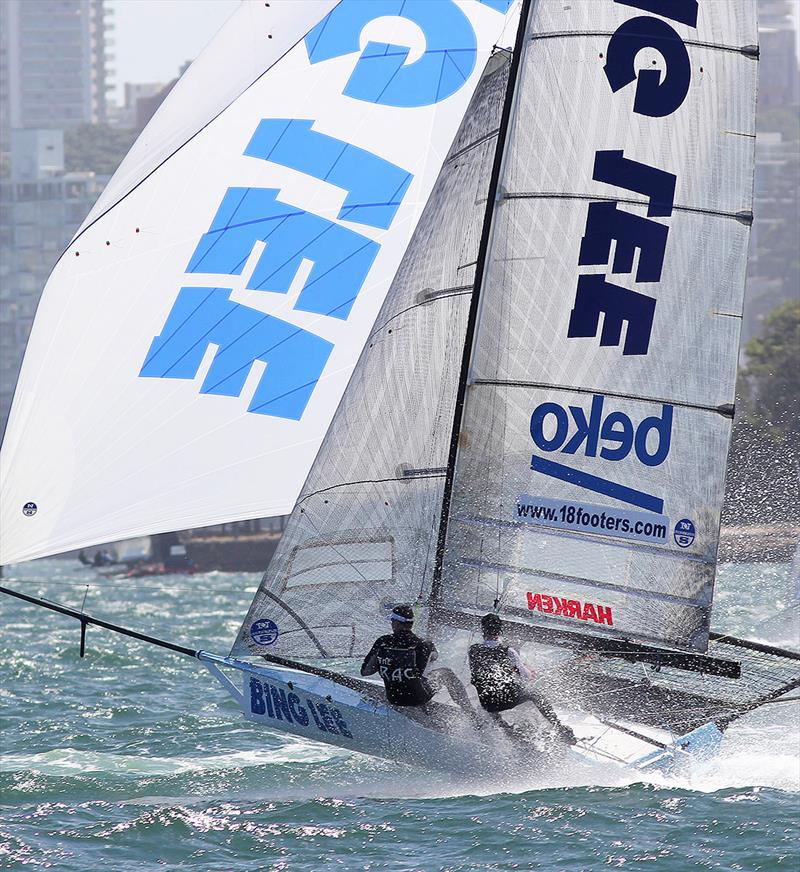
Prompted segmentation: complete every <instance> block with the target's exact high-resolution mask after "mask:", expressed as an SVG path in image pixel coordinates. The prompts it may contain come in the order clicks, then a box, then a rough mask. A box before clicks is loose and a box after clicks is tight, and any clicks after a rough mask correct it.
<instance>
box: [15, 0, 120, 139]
mask: <svg viewBox="0 0 800 872" xmlns="http://www.w3.org/2000/svg"><path fill="white" fill-rule="evenodd" d="M112 13H113V10H112V9H111V8H110V7H109V6H107V5H106V3H105V0H36V2H35V3H31V2H25V0H3V2H0V151H2V152H5V153H8V151H9V149H10V144H11V131H12V130H14V129H32V128H45V127H46V128H51V129H61V130H66V129H69V128H70V127H74V126H76V125H78V124H83V123H89V124H97V123H103V122H105V121H106V118H107V92H108V91H109V89H110V88H111V82H110V77H111V73H112V70H111V68H110V67H109V65H108V62H109V61H110V60H111V59H112V57H113V56H112V55H111V54H110V53H109V48H110V47H111V45H112V44H113V38H112V37H111V36H110V35H109V31H110V30H112V29H113V23H112V22H111V21H110V17H111V15H112Z"/></svg>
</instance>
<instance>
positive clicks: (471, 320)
mask: <svg viewBox="0 0 800 872" xmlns="http://www.w3.org/2000/svg"><path fill="white" fill-rule="evenodd" d="M532 2H533V0H522V9H521V11H520V15H519V26H518V28H517V36H516V40H515V42H514V53H513V55H512V57H511V66H510V67H509V71H508V85H507V86H506V94H505V99H504V101H503V111H502V114H501V116H500V129H499V131H498V133H497V145H496V146H495V152H494V162H493V164H492V174H491V176H490V178H489V193H488V197H487V200H486V211H485V213H484V216H483V227H482V228H481V238H480V243H479V245H478V259H477V261H476V263H475V282H474V286H473V290H472V299H471V301H470V306H469V314H468V316H467V329H466V333H465V336H464V352H463V354H462V356H461V370H460V373H459V377H458V391H457V393H456V405H455V411H454V414H453V428H452V430H451V432H450V449H449V452H448V456H447V472H446V474H445V479H444V489H443V492H442V511H441V515H440V516H439V532H438V535H437V540H436V557H435V560H434V564H433V582H432V584H431V600H432V602H434V603H435V602H437V601H438V600H439V599H440V595H441V587H442V568H443V563H444V547H445V542H446V541H447V523H448V519H449V516H450V502H451V500H452V497H453V479H454V477H455V466H456V459H457V457H458V439H459V434H460V433H461V422H462V419H463V417H464V401H465V399H466V393H467V379H468V377H469V366H470V360H471V358H472V345H473V342H474V340H475V329H476V326H477V322H478V311H479V308H480V295H481V287H482V285H483V277H484V274H485V272H486V258H487V255H488V252H489V240H490V237H491V231H492V219H493V217H494V207H495V205H496V202H497V191H498V188H499V185H500V171H501V169H502V166H503V158H504V156H505V149H506V139H507V138H508V127H509V122H510V120H511V110H512V108H513V104H514V95H515V93H516V86H517V78H518V74H519V65H520V59H521V57H522V50H523V47H524V44H525V34H526V33H527V29H528V18H529V17H530V10H531V5H532Z"/></svg>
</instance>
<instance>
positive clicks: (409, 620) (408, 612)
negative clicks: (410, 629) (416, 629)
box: [389, 603, 414, 624]
mask: <svg viewBox="0 0 800 872" xmlns="http://www.w3.org/2000/svg"><path fill="white" fill-rule="evenodd" d="M389 620H390V621H397V622H398V623H401V624H413V623H414V609H412V608H411V606H410V605H408V604H407V603H402V604H400V605H397V606H394V608H393V609H392V611H391V612H390V613H389Z"/></svg>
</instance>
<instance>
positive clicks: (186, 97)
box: [78, 0, 339, 233]
mask: <svg viewBox="0 0 800 872" xmlns="http://www.w3.org/2000/svg"><path fill="white" fill-rule="evenodd" d="M338 2H339V0H303V2H302V3H298V2H297V0H272V2H270V3H264V2H263V0H242V2H241V5H240V6H238V7H237V9H236V11H235V12H234V13H233V14H232V15H231V16H230V18H228V20H227V21H226V22H225V24H224V25H223V26H222V27H221V28H220V30H219V31H218V33H217V34H216V36H215V37H214V39H213V40H212V41H211V42H210V43H209V44H208V45H207V46H206V48H205V49H204V50H203V51H202V53H201V54H200V55H199V56H198V57H197V59H196V60H195V61H193V62H192V65H191V66H190V67H189V69H188V70H186V72H185V73H184V74H183V75H182V76H181V77H180V78H179V79H178V81H177V82H176V83H175V87H174V88H173V89H172V90H171V91H170V93H169V94H168V95H167V98H166V99H165V100H164V102H163V103H162V104H161V105H160V106H159V107H158V110H157V111H156V113H155V115H153V117H152V119H151V120H150V122H149V123H148V124H147V127H145V129H144V130H143V131H142V133H141V135H140V136H139V138H138V139H137V140H136V142H134V144H133V145H132V146H131V149H130V151H129V152H128V153H127V154H126V155H125V158H124V159H123V161H122V163H121V164H120V165H119V167H118V168H117V171H116V172H115V173H114V177H113V178H112V179H111V180H110V181H109V183H108V184H107V185H106V187H105V189H104V190H103V193H102V194H101V195H100V196H99V197H98V198H97V202H96V203H95V204H94V206H93V207H92V209H91V211H90V212H89V214H88V215H87V216H86V218H85V220H84V222H83V224H82V225H81V228H80V230H82V229H83V228H84V227H86V226H87V225H88V224H90V223H91V222H92V221H94V220H95V219H96V218H97V217H98V215H102V214H103V213H104V212H105V211H106V210H107V209H108V208H110V207H111V206H113V205H114V204H115V203H116V202H117V201H118V200H119V199H120V198H121V197H124V196H125V194H127V193H128V192H129V191H130V190H131V189H132V188H133V187H134V186H135V185H137V184H138V183H139V182H141V181H142V179H144V178H145V177H146V176H147V175H148V174H149V173H151V172H152V171H153V170H154V169H155V168H156V167H158V166H159V165H160V164H161V163H163V162H164V161H165V160H167V159H168V158H169V157H170V155H171V154H172V153H173V152H174V151H175V150H176V149H177V148H180V147H181V146H182V145H183V144H184V143H185V142H187V141H188V140H189V139H191V137H193V136H194V135H195V134H197V133H198V131H200V130H202V129H203V127H205V126H206V124H208V123H209V122H210V121H211V120H213V119H214V118H216V116H217V115H219V113H220V112H222V111H223V110H224V109H225V108H226V106H229V105H230V104H231V103H232V102H233V101H234V100H235V99H236V98H237V97H238V96H239V95H240V94H241V93H242V92H243V91H245V90H246V89H247V88H248V87H250V85H252V84H253V82H255V81H256V80H257V79H258V78H259V76H261V75H262V74H263V73H264V71H265V70H268V69H270V67H272V65H273V64H275V63H276V62H277V61H278V60H280V58H281V57H282V56H283V54H284V53H285V52H286V51H288V50H289V49H290V48H291V47H292V46H293V45H294V44H295V43H296V42H297V41H298V40H300V39H302V38H303V36H305V34H306V33H308V31H309V30H310V29H311V28H312V27H314V25H315V24H316V23H317V22H318V21H320V19H322V18H323V17H324V16H325V15H327V14H328V13H329V12H330V11H331V9H333V7H334V6H336V4H337V3H338ZM80 230H78V233H80Z"/></svg>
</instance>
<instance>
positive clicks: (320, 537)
mask: <svg viewBox="0 0 800 872" xmlns="http://www.w3.org/2000/svg"><path fill="white" fill-rule="evenodd" d="M267 7H269V8H267ZM514 32H516V39H515V43H514V49H513V51H511V52H509V51H508V50H506V49H497V46H498V45H502V44H503V43H504V42H505V41H510V39H511V35H512V34H513V33H514ZM264 33H266V34H267V36H268V39H266V40H265V39H263V38H261V37H260V36H257V35H260V34H264ZM757 60H758V47H757V24H756V4H755V2H754V0H729V2H726V3H700V4H698V3H697V2H694V0H681V2H677V0H676V2H673V3H671V4H665V3H663V2H662V0H617V2H612V0H595V2H592V3H573V4H565V3H563V2H556V0H538V2H535V0H534V2H531V0H523V2H522V4H521V8H520V7H519V6H518V5H516V4H513V3H512V2H511V0H463V2H454V0H443V2H438V3H430V2H427V0H426V2H414V0H406V2H399V0H370V2H364V0H342V2H340V3H336V2H333V0H307V2H304V3H302V4H298V3H293V2H273V3H272V4H261V3H246V4H243V6H242V8H241V9H240V10H239V11H238V12H237V13H235V14H234V16H233V17H232V18H231V20H230V22H229V23H228V24H227V25H226V27H225V28H224V29H223V30H222V31H221V32H220V34H219V36H218V37H217V39H216V40H215V41H214V42H213V43H212V44H211V46H209V48H208V49H207V50H206V52H205V53H204V54H203V55H202V56H201V57H200V58H199V59H198V61H196V62H195V64H194V65H193V66H192V67H191V68H190V70H189V71H188V72H187V73H186V74H185V76H184V77H183V78H182V79H181V80H180V81H179V82H178V84H177V86H176V87H175V89H174V90H173V92H172V93H171V94H170V96H169V98H168V99H167V100H166V101H165V103H164V105H163V106H162V108H161V109H160V110H159V112H158V113H157V115H156V116H155V117H154V119H153V121H152V122H151V124H150V125H149V126H148V127H147V129H146V130H145V131H144V133H143V134H142V136H141V137H140V139H139V140H138V141H137V143H136V144H135V145H134V146H133V148H132V150H131V153H130V154H129V155H128V157H127V158H126V159H125V161H124V162H123V164H122V166H121V167H120V169H119V171H118V172H117V174H116V175H115V176H114V178H113V179H112V181H111V182H110V184H109V186H108V188H107V190H106V192H105V193H104V195H103V196H102V197H101V199H100V201H99V202H98V204H97V205H96V206H95V208H94V209H93V211H92V213H91V214H90V216H89V217H88V218H87V220H86V222H85V223H84V225H83V227H82V228H81V230H80V231H79V233H78V234H77V236H76V237H75V239H74V240H73V242H72V243H71V245H70V246H69V248H68V250H67V251H66V252H65V254H64V256H63V257H62V259H61V260H60V261H59V263H58V265H57V266H56V268H55V270H54V272H53V274H52V276H51V278H50V280H49V282H48V285H47V288H46V289H45V292H44V295H43V298H42V302H41V305H40V309H39V312H38V314H37V318H36V322H35V324H34V328H33V332H32V335H31V340H30V343H29V347H28V351H27V353H26V358H25V362H24V366H23V370H22V374H21V376H20V382H19V385H18V389H17V393H16V396H15V401H14V406H13V409H12V413H11V418H10V423H9V427H8V431H7V436H6V440H5V442H4V445H3V452H2V460H1V461H0V472H1V473H2V507H1V508H0V520H2V532H0V547H2V554H3V556H2V561H3V562H12V561H18V560H22V559H28V558H32V557H37V556H43V555H47V554H52V553H58V552H59V551H60V550H65V549H67V548H77V547H86V546H89V545H91V544H92V543H94V542H98V541H107V540H109V539H111V538H121V537H122V536H127V535H138V534H144V533H155V532H162V531H168V530H175V529H182V528H187V527H192V526H203V525H207V524H214V523H226V522H230V521H233V520H237V519H242V518H247V517H265V516H271V515H277V514H282V513H285V512H287V511H289V510H290V509H291V510H292V511H291V517H290V519H289V521H288V524H287V527H286V531H285V533H284V535H283V538H282V540H281V543H280V545H279V547H278V550H277V552H276V553H275V556H274V557H273V559H272V561H271V563H270V565H269V568H268V569H267V572H266V573H265V575H264V579H263V582H262V584H261V587H260V588H259V590H258V592H257V594H256V596H255V599H254V600H253V603H252V606H251V607H250V610H249V612H248V614H247V616H246V618H245V620H244V623H243V624H242V627H241V630H240V631H239V633H238V635H237V638H236V640H235V642H234V645H233V649H232V652H231V655H230V656H219V655H214V654H210V653H208V652H203V651H195V650H194V649H191V648H188V647H185V646H182V645H178V644H176V643H173V642H165V641H163V640H157V639H153V638H152V637H149V636H146V635H144V634H139V633H136V632H134V631H132V630H129V629H126V628H122V627H119V626H116V625H112V624H109V623H108V622H105V621H102V620H100V619H95V618H91V617H89V616H86V615H84V614H82V613H79V612H77V611H74V610H71V609H68V608H65V607H60V606H54V605H53V604H51V603H46V602H44V601H41V600H38V599H37V598H34V597H28V596H27V595H25V594H22V593H20V592H16V591H11V590H9V589H7V588H3V589H2V590H3V592H5V593H8V594H11V595H13V596H18V597H21V598H22V599H27V600H28V601H31V602H36V603H37V604H39V605H42V606H44V607H47V608H52V609H55V610H57V611H61V612H63V613H65V614H69V615H71V616H73V617H75V618H77V619H78V620H80V621H81V625H82V637H81V650H82V652H83V648H84V644H85V632H86V627H87V626H88V625H89V624H93V623H95V624H99V625H100V626H104V627H106V628H109V629H112V630H115V631H117V632H122V633H124V634H127V635H129V636H130V635H133V636H135V637H136V638H139V639H143V640H144V641H150V642H153V643H154V644H158V645H161V646H162V647H166V648H169V649H171V650H173V651H176V652H178V653H181V654H188V655H190V656H193V657H196V658H198V659H199V660H201V661H202V662H203V663H204V664H205V665H206V666H207V668H208V669H209V670H210V671H211V672H212V674H214V675H215V677H217V678H218V679H219V680H220V682H221V683H222V685H223V687H225V689H226V690H227V691H228V692H229V693H230V694H231V696H232V697H233V698H234V699H235V700H236V701H237V703H238V704H239V705H240V706H241V708H242V710H243V712H244V714H245V716H246V717H247V718H248V719H250V720H253V721H256V722H259V723H263V724H264V725H266V726H268V727H269V728H270V729H275V730H283V731H287V732H290V733H295V734H298V735H301V736H305V737H310V738H313V739H316V740H318V741H323V742H329V743H332V744H335V745H340V746H343V747H346V748H349V749H352V750H356V751H361V752H364V753H367V754H373V755H377V756H382V757H388V758H391V759H398V760H403V761H409V762H415V763H417V764H419V765H427V766H431V767H436V768H442V769H447V770H469V771H473V770H476V769H477V770H480V769H485V768H486V767H492V768H496V767H497V766H498V765H500V764H503V765H506V764H510V765H511V768H512V770H516V769H518V768H519V766H521V765H524V766H525V767H526V768H530V766H532V765H533V766H536V765H538V766H541V767H543V768H546V767H548V766H551V765H552V764H553V762H554V761H555V760H557V759H561V758H565V757H571V758H572V759H573V760H584V759H593V758H595V757H603V758H605V757H611V758H612V759H615V760H618V761H619V762H632V763H634V764H636V765H638V766H640V767H642V768H669V767H670V766H672V765H674V764H675V763H680V762H681V761H683V760H685V759H688V758H689V757H691V756H692V754H693V752H697V754H698V755H703V754H709V753H711V752H712V751H713V750H714V749H715V748H716V747H717V746H718V744H719V742H720V740H721V737H722V733H723V732H724V730H725V729H726V728H727V727H728V726H729V725H730V724H731V723H732V722H734V721H736V720H737V719H739V718H741V717H742V716H743V715H744V714H746V713H747V712H750V711H752V710H754V709H756V708H758V707H760V706H761V705H764V704H766V703H768V702H770V701H773V700H775V699H777V698H779V697H781V696H782V695H783V694H785V693H786V692H787V691H789V690H791V689H793V688H796V687H798V686H800V655H798V654H797V653H795V652H792V651H789V650H785V649H780V648H777V647H774V646H769V645H764V644H760V643H756V642H751V641H747V640H742V639H737V638H731V637H729V636H721V635H719V634H715V633H713V632H711V631H710V617H711V606H712V600H713V588H714V579H715V567H716V557H717V548H718V542H719V526H720V509H721V504H722V498H723V484H724V473H725V458H726V454H727V449H728V443H729V439H730V432H731V423H732V418H733V401H734V387H735V377H736V359H737V349H738V340H739V328H740V321H741V312H742V301H743V290H744V277H745V264H746V256H747V244H748V238H749V232H750V225H751V223H752V213H751V208H752V183H753V160H754V138H755V92H756V80H757ZM292 506H293V509H292ZM400 602H411V603H414V604H415V607H416V610H417V626H419V627H421V628H422V629H423V630H424V631H425V632H427V633H428V634H429V635H431V636H433V637H434V638H435V639H436V642H437V645H438V646H439V648H440V650H441V652H442V654H443V658H442V659H443V660H445V661H447V662H449V663H450V664H451V665H453V666H456V665H457V663H458V662H459V661H463V652H464V650H465V649H466V645H467V644H468V642H469V640H470V638H473V637H474V634H475V632H476V631H477V629H478V627H479V621H480V617H481V616H482V615H483V614H485V613H487V612H494V613H496V614H498V615H500V616H501V617H502V620H503V626H504V631H505V634H506V636H507V637H508V638H509V639H510V640H513V641H514V642H515V643H516V644H518V645H520V646H524V647H525V648H526V650H527V652H528V653H529V654H534V656H535V657H536V659H537V661H538V662H540V663H543V664H545V666H544V667H543V668H541V669H540V672H541V678H540V686H541V688H542V689H543V690H544V692H545V693H546V695H548V696H549V697H550V698H551V699H552V700H553V701H554V703H555V704H556V706H557V707H558V709H559V712H560V714H562V715H563V717H564V718H565V719H566V720H567V721H569V722H570V723H572V724H573V725H574V727H575V729H576V731H577V732H578V735H579V737H580V739H581V741H580V742H579V744H578V746H577V747H576V748H574V749H569V750H568V749H566V748H565V747H559V746H558V745H553V744H552V743H547V742H546V741H544V740H543V738H542V737H541V736H539V735H538V734H537V731H536V729H535V727H534V728H530V730H529V731H528V732H525V729H526V728H522V729H523V732H522V733H520V737H521V741H520V742H512V743H511V744H510V745H509V744H508V743H505V742H503V741H501V740H500V738H499V736H498V735H497V734H496V731H494V730H493V729H491V728H488V727H487V728H486V729H481V730H477V731H476V730H475V729H474V727H473V724H472V722H471V720H470V718H469V717H468V716H467V715H466V714H465V713H464V711H462V709H461V708H459V707H458V706H456V705H451V704H448V703H447V702H443V703H437V704H433V705H431V707H430V708H429V709H426V710H417V711H409V710H407V709H399V708H394V707H392V706H389V705H387V704H386V702H385V698H384V696H383V690H382V688H380V687H378V686H376V685H375V684H373V683H371V682H366V681H363V680H361V679H356V678H353V677H352V676H351V675H350V674H349V673H350V672H352V668H353V666H354V663H353V661H354V659H355V658H360V657H362V656H363V655H364V653H365V652H366V650H368V648H369V646H370V644H371V643H372V641H373V640H374V639H375V637H376V636H377V635H380V634H381V633H383V632H384V631H385V628H386V627H387V624H386V616H387V613H388V611H389V610H390V609H391V608H392V607H393V606H394V605H396V604H397V603H400ZM459 652H461V653H459ZM248 658H249V659H248ZM265 661H266V664H265ZM231 671H233V672H234V673H236V674H237V675H238V678H239V680H240V681H241V682H242V684H239V685H237V684H235V683H233V682H232V681H231V680H230V678H229V674H230V673H231ZM240 688H241V689H240ZM609 728H611V732H612V734H615V735H617V736H623V737H626V738H628V739H633V740H634V742H635V743H637V744H635V745H634V746H633V747H634V748H635V749H636V748H638V750H636V751H635V753H633V754H631V755H629V756H627V757H624V756H620V754H619V753H618V752H616V751H613V750H609V748H608V746H604V744H603V742H602V741H596V740H597V739H598V738H599V737H598V734H599V733H600V732H606V731H608V730H609ZM646 748H651V749H652V748H655V750H651V752H650V753H647V754H644V750H645V749H646ZM521 761H524V762H521Z"/></svg>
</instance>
